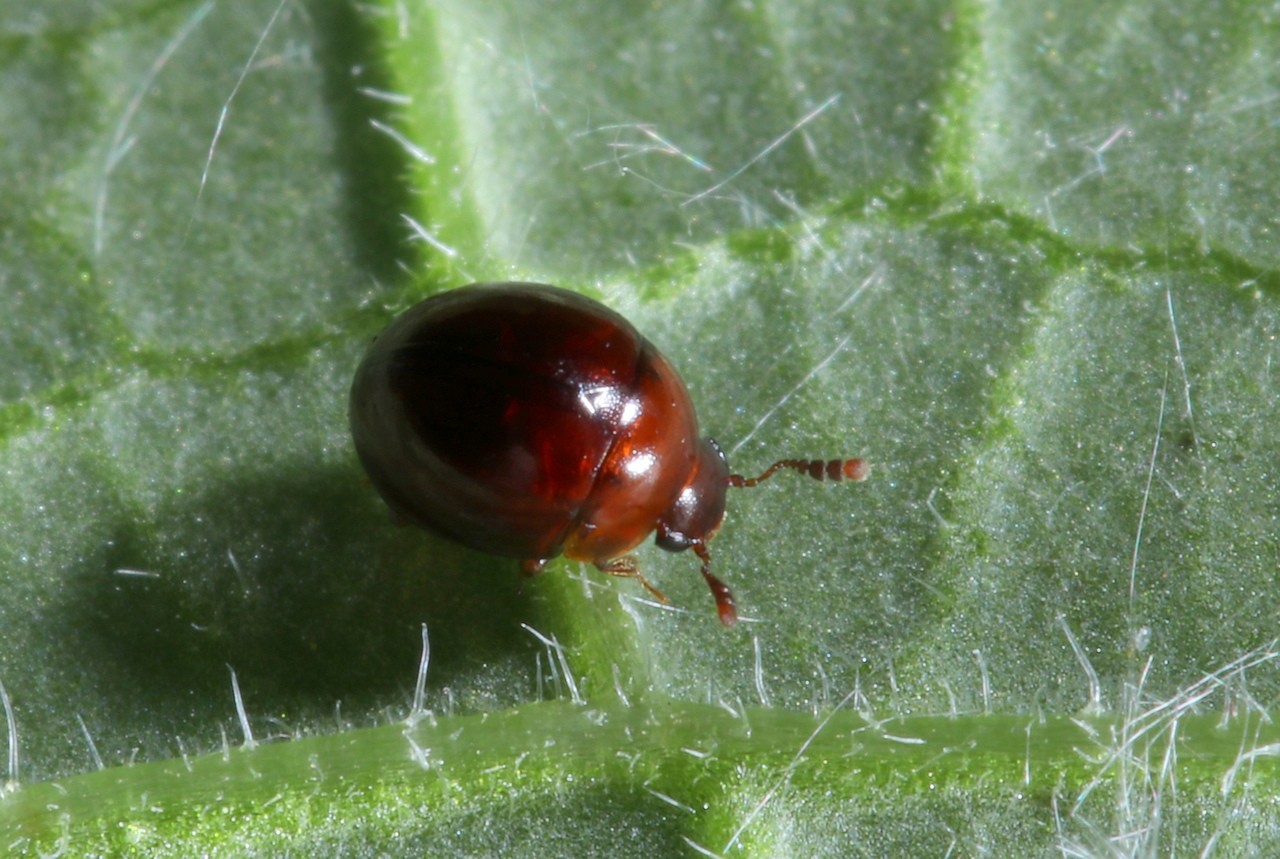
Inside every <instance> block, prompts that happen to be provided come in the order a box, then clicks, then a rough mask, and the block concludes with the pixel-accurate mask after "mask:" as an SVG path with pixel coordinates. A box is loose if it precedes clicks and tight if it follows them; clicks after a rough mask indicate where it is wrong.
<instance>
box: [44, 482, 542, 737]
mask: <svg viewBox="0 0 1280 859" xmlns="http://www.w3.org/2000/svg"><path fill="white" fill-rule="evenodd" d="M156 534H159V535H160V536H154V535H156ZM114 536H115V538H114V539H113V540H112V541H111V542H110V543H109V544H108V545H107V546H105V547H104V548H103V550H102V551H101V552H100V553H98V554H97V555H96V556H93V557H89V558H87V559H85V561H84V562H83V565H82V566H81V567H80V568H79V569H78V570H76V571H75V574H76V578H77V579H78V581H77V585H78V587H77V589H76V591H75V593H76V598H75V599H74V600H73V601H72V602H71V604H70V607H69V608H68V611H69V612H71V613H72V616H71V617H70V618H68V619H67V622H66V624H65V627H64V628H66V629H68V630H70V631H71V633H72V634H71V636H69V640H68V641H67V646H68V647H71V648H73V649H76V650H75V651H74V652H83V651H81V650H78V649H79V648H90V649H91V650H92V652H94V653H95V658H103V659H105V660H106V661H107V663H108V664H109V665H112V666H115V667H116V668H117V669H118V672H119V673H118V675H117V676H115V677H114V678H113V680H114V681H115V682H118V681H120V680H121V679H122V678H125V679H126V680H127V682H128V684H129V685H130V687H131V689H132V690H133V693H134V694H137V695H141V696H143V697H144V698H146V697H148V696H152V697H153V698H154V699H155V700H157V702H158V700H159V699H164V698H168V699H173V698H175V697H177V698H182V699H184V700H185V699H186V698H188V697H189V695H190V694H192V693H196V694H199V693H201V692H216V693H217V694H225V690H226V688H227V682H228V681H227V666H231V667H233V668H234V669H235V670H236V671H237V673H238V674H239V676H240V677H242V678H244V677H250V676H251V677H252V678H253V685H254V688H255V690H261V691H260V692H257V693H255V704H256V706H258V707H265V708H269V709H271V710H272V711H278V712H287V711H290V710H291V709H292V707H293V704H294V703H295V702H299V701H312V702H315V701H319V702H323V706H324V707H329V706H332V702H333V701H334V700H335V699H341V700H342V701H344V702H345V703H344V707H347V708H348V712H351V711H352V710H356V711H359V710H362V709H369V708H372V709H377V708H378V707H380V706H384V705H385V704H386V703H387V702H388V701H397V702H399V701H407V697H406V696H405V691H406V690H407V689H411V688H412V687H413V683H414V678H415V675H416V669H417V664H418V660H419V654H420V649H421V625H422V624H424V623H425V624H426V625H427V627H428V630H429V632H430V639H431V663H430V668H429V672H428V686H429V688H431V689H433V690H436V691H439V690H440V689H442V688H444V687H448V686H450V684H454V685H461V686H463V687H466V686H467V685H475V683H476V680H475V678H476V677H477V676H480V677H483V675H484V674H485V672H486V671H489V670H491V669H492V667H493V665H494V664H495V663H502V662H504V661H509V660H512V659H518V660H522V661H523V660H526V659H527V658H528V654H529V653H530V652H531V650H532V649H533V647H532V645H531V643H530V639H529V636H528V635H526V634H525V633H524V632H523V631H522V630H521V629H520V621H521V619H523V618H525V617H527V616H529V615H530V614H531V613H532V612H534V611H535V609H534V607H533V606H532V605H531V604H530V601H529V600H527V599H522V598H521V597H520V596H519V595H518V594H517V572H516V566H515V564H514V563H512V562H510V561H504V560H503V559H500V558H490V557H487V556H483V555H479V554H477V553H475V552H471V551H469V550H466V549H463V548H462V547H459V546H455V545H453V544H451V543H449V542H447V541H445V540H442V539H438V538H434V537H432V536H430V535H426V534H424V533H422V532H421V531H418V530H417V529H409V528H401V527H397V526H394V525H392V524H391V523H390V522H389V519H388V516H387V514H386V509H385V507H383V506H382V504H381V501H380V500H379V499H378V498H377V497H376V495H375V494H374V493H373V491H372V489H370V488H368V486H367V484H365V483H364V482H363V481H362V480H361V478H360V477H359V476H358V475H357V473H356V471H355V470H354V469H348V468H341V469H338V468H334V469H331V470H329V471H321V472H319V473H303V472H300V471H289V472H288V473H286V474H274V475H262V476H260V477H255V478H253V479H250V480H243V481H229V482H227V483H225V484H223V485H221V486H220V487H218V488H217V489H216V490H214V491H211V492H209V493H206V494H202V495H197V496H193V497H188V496H185V495H177V496H175V498H174V501H173V503H172V504H171V505H169V506H167V507H166V508H164V509H162V510H161V511H160V512H159V513H158V515H157V526H155V527H153V525H152V524H151V523H147V524H146V525H145V526H143V525H139V524H138V523H133V522H125V523H122V524H121V525H120V526H119V527H118V528H117V529H116V532H115V535H114ZM349 705H354V706H353V707H352V706H349Z"/></svg>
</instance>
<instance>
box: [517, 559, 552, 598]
mask: <svg viewBox="0 0 1280 859" xmlns="http://www.w3.org/2000/svg"><path fill="white" fill-rule="evenodd" d="M549 560H550V559H549V558H527V559H525V560H523V561H521V562H520V578H519V579H517V580H516V593H517V594H522V593H524V580H525V579H531V578H533V577H534V576H536V575H538V573H540V572H542V571H543V570H545V569H546V568H547V563H548V561H549Z"/></svg>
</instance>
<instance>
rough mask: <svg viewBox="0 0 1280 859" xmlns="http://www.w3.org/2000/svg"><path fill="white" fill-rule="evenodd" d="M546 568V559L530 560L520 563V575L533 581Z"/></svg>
mask: <svg viewBox="0 0 1280 859" xmlns="http://www.w3.org/2000/svg"><path fill="white" fill-rule="evenodd" d="M546 568H547V559H546V558H529V559H528V560H524V561H521V562H520V575H521V577H523V578H526V579H531V578H533V577H534V576H536V575H537V574H538V573H540V572H542V571H543V570H545V569H546Z"/></svg>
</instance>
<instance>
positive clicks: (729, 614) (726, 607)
mask: <svg viewBox="0 0 1280 859" xmlns="http://www.w3.org/2000/svg"><path fill="white" fill-rule="evenodd" d="M690 548H692V549H693V553H694V554H695V555H697V556H698V558H699V560H701V561H702V578H703V579H704V580H705V581H706V583H707V586H708V587H710V588H711V595H712V596H713V597H715V599H716V614H718V615H720V622H721V623H723V624H724V625H725V626H733V625H734V624H735V623H737V622H738V608H737V606H736V605H735V604H734V602H733V591H731V590H729V586H728V585H726V584H725V583H724V582H722V581H720V579H718V578H717V577H716V576H715V575H714V574H713V573H712V572H711V553H710V552H709V551H707V544H706V542H705V541H703V540H696V541H694V543H693V545H692V546H691V547H690Z"/></svg>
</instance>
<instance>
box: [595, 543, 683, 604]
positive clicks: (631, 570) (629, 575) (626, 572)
mask: <svg viewBox="0 0 1280 859" xmlns="http://www.w3.org/2000/svg"><path fill="white" fill-rule="evenodd" d="M596 567H597V569H599V570H600V571H601V572H603V573H608V574H609V575H611V576H620V577H622V578H624V579H635V580H636V581H638V582H639V583H640V584H642V585H644V588H645V590H647V591H648V592H649V593H651V594H653V596H654V599H656V600H657V601H658V602H660V603H662V604H663V605H666V604H667V603H669V602H670V600H668V599H667V595H666V594H664V593H663V592H662V591H660V590H658V589H657V588H655V587H654V586H653V585H651V584H650V583H649V580H648V579H646V578H645V577H644V576H642V575H640V567H639V566H638V565H637V564H636V559H635V558H634V557H632V556H631V555H624V556H623V557H621V558H612V559H610V560H608V561H596Z"/></svg>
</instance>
